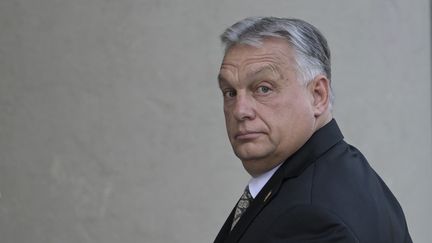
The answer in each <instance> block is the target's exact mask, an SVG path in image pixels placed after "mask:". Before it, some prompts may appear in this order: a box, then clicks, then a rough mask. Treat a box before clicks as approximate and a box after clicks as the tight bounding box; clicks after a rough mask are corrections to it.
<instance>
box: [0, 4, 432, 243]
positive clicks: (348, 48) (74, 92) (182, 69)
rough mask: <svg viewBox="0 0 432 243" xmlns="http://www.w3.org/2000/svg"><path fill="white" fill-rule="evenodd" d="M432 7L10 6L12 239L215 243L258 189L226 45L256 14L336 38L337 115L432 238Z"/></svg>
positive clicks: (0, 120) (2, 85)
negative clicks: (252, 186)
mask: <svg viewBox="0 0 432 243" xmlns="http://www.w3.org/2000/svg"><path fill="white" fill-rule="evenodd" d="M430 6H431V5H430V2H429V1H428V0H416V1H404V0H392V1H390V0H379V1H376V0H365V1H355V0H329V1H311V0H291V1H286V0H275V1H271V2H269V1H258V0H248V1H246V0H241V1H232V0H230V1H227V0H220V1H212V0H205V1H203V0H177V1H173V0H171V1H169V0H123V1H115V0H74V1H68V0H1V1H0V241H1V242H2V243H16V242H20V243H24V242H32V243H57V242H61V243H76V242H86V243H87V242H88V243H92V242H103V243H118V242H122V243H129V242H131V243H132V242H155V243H166V242H184V243H190V242H212V241H213V239H214V237H215V236H216V234H217V232H218V231H219V228H220V227H221V226H222V224H223V222H224V221H225V218H226V217H227V216H228V213H229V212H230V210H231V209H232V207H233V206H234V204H235V202H236V201H237V199H238V197H239V196H240V195H241V193H242V191H243V188H244V186H245V185H246V183H247V181H248V179H249V177H248V175H247V174H246V172H244V170H243V168H242V166H241V164H240V161H238V159H237V158H236V157H235V156H234V154H233V153H232V150H231V147H230V145H229V142H228V139H227V137H226V132H225V127H224V118H223V112H222V97H221V94H220V92H219V90H218V88H217V83H216V76H217V73H218V68H219V64H220V62H221V59H222V54H223V53H222V51H223V49H222V46H221V44H220V42H219V39H218V37H219V35H220V34H221V33H222V31H223V30H224V29H225V28H227V27H228V26H230V25H231V24H233V23H234V22H236V21H238V20H240V19H242V18H244V17H247V16H256V15H260V16H267V15H269V16H279V17H296V18H301V19H304V20H306V21H308V22H310V23H312V24H313V25H315V26H316V27H318V28H319V29H320V30H321V31H322V32H323V33H324V35H325V36H326V37H327V38H328V41H329V45H330V48H331V50H332V57H333V65H332V66H333V80H332V82H333V88H334V90H335V94H336V103H335V107H334V110H335V112H334V113H335V117H336V120H337V121H338V123H339V125H340V126H341V129H342V131H343V132H344V135H345V137H346V140H347V141H348V142H350V143H352V144H353V145H355V146H356V147H358V148H359V149H360V150H361V151H362V152H363V153H364V154H365V155H366V157H367V158H368V159H369V161H370V163H371V164H372V166H373V167H374V168H375V169H376V171H377V172H378V173H379V174H380V175H381V176H382V178H383V179H384V180H385V181H386V183H387V184H388V186H389V187H390V188H391V189H392V191H393V192H394V194H395V195H396V197H397V198H398V199H399V201H400V203H401V205H402V207H403V209H404V211H405V214H406V217H407V221H408V225H409V228H410V232H411V234H412V238H413V241H414V242H416V243H428V242H430V231H431V230H432V229H431V227H430V220H431V218H432V190H431V188H432V161H431V153H432V151H431V147H432V146H431V134H432V132H431V58H430V57H431V24H430V22H431V21H430V20H431V14H430V9H431V7H430Z"/></svg>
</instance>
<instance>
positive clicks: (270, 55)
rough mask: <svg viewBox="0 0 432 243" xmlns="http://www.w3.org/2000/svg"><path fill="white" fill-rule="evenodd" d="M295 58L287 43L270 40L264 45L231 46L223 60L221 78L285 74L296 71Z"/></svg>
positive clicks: (264, 42)
mask: <svg viewBox="0 0 432 243" xmlns="http://www.w3.org/2000/svg"><path fill="white" fill-rule="evenodd" d="M295 67H296V62H295V56H294V52H293V50H292V48H291V47H290V46H289V45H288V44H287V42H286V41H284V40H281V39H276V38H274V39H270V40H265V41H263V43H262V45H261V46H259V47H257V46H251V45H247V44H236V45H233V46H231V47H230V48H229V49H228V50H227V51H226V53H225V56H224V58H223V61H222V64H221V67H220V73H219V77H221V76H222V77H224V76H226V75H238V74H239V73H243V74H244V75H253V74H257V73H261V72H263V71H265V72H273V73H283V71H284V70H286V71H292V70H296V68H295Z"/></svg>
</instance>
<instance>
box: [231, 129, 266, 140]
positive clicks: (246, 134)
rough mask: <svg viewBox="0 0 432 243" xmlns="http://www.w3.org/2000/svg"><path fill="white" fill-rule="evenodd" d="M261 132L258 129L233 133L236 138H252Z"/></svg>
mask: <svg viewBox="0 0 432 243" xmlns="http://www.w3.org/2000/svg"><path fill="white" fill-rule="evenodd" d="M262 134H263V133H262V132H259V131H242V132H238V133H236V134H235V136H234V138H235V139H236V140H252V139H256V138H258V137H259V136H261V135H262Z"/></svg>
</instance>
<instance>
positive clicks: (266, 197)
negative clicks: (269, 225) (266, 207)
mask: <svg viewBox="0 0 432 243" xmlns="http://www.w3.org/2000/svg"><path fill="white" fill-rule="evenodd" d="M271 194H272V191H269V193H267V196H265V198H264V202H265V201H267V199H268V198H269V197H270V195H271Z"/></svg>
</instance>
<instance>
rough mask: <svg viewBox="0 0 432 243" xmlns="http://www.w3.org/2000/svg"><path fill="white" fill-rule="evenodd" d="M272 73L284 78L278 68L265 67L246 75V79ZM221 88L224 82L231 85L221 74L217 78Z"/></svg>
mask: <svg viewBox="0 0 432 243" xmlns="http://www.w3.org/2000/svg"><path fill="white" fill-rule="evenodd" d="M266 72H271V73H272V74H276V75H278V77H279V78H280V77H282V74H281V73H280V72H278V68H276V67H275V66H274V65H265V66H262V67H260V68H258V69H257V70H255V71H252V72H249V73H247V74H246V79H251V78H252V77H255V76H258V75H260V74H262V73H266ZM217 79H218V83H219V87H220V86H221V84H222V82H225V83H229V81H228V80H227V79H225V78H224V77H223V76H222V75H221V74H220V73H219V75H218V77H217Z"/></svg>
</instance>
